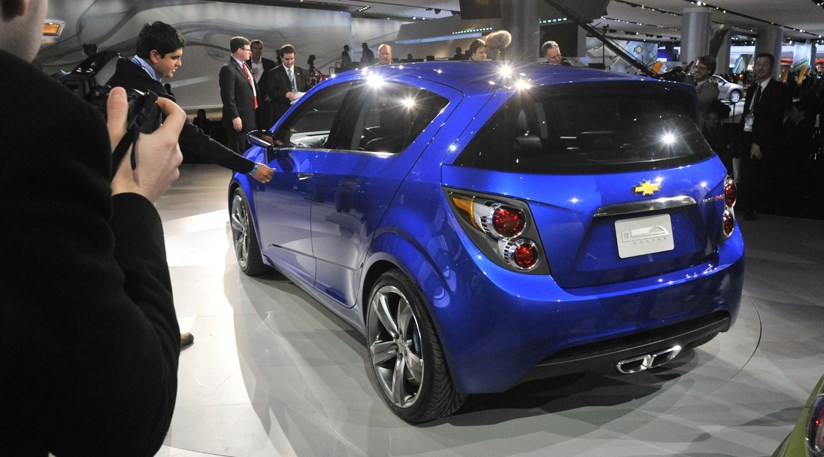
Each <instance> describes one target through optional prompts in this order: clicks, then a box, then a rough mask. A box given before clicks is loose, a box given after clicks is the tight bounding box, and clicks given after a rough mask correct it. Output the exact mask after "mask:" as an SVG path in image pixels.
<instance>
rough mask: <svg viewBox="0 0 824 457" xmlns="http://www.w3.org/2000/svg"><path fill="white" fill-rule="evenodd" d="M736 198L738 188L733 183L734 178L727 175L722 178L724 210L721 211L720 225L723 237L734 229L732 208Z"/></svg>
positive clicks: (726, 236) (730, 233)
mask: <svg viewBox="0 0 824 457" xmlns="http://www.w3.org/2000/svg"><path fill="white" fill-rule="evenodd" d="M737 199H738V188H737V187H736V185H735V180H734V179H732V178H731V177H729V176H727V177H726V178H724V206H725V208H724V212H723V213H721V227H722V231H723V234H724V239H726V238H729V237H730V236H732V232H734V231H735V211H734V210H733V209H732V208H733V206H735V201H736V200H737Z"/></svg>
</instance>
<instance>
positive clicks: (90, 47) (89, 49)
mask: <svg viewBox="0 0 824 457" xmlns="http://www.w3.org/2000/svg"><path fill="white" fill-rule="evenodd" d="M80 48H81V49H82V50H83V53H84V54H86V56H93V55H95V54H97V45H96V44H94V43H83V44H82V45H80Z"/></svg>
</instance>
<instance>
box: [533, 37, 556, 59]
mask: <svg viewBox="0 0 824 457" xmlns="http://www.w3.org/2000/svg"><path fill="white" fill-rule="evenodd" d="M559 47H560V46H558V43H556V42H554V41H552V40H549V41H546V42H544V44H542V45H541V57H544V56H546V51H547V50H548V49H552V48H559ZM532 49H535V48H532Z"/></svg>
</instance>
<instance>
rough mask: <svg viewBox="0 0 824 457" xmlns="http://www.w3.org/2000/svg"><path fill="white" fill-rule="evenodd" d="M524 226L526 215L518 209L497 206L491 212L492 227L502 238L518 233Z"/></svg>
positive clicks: (514, 235) (511, 236)
mask: <svg viewBox="0 0 824 457" xmlns="http://www.w3.org/2000/svg"><path fill="white" fill-rule="evenodd" d="M525 226H526V217H525V216H524V212H523V211H521V210H519V209H515V208H508V207H506V206H498V207H497V208H495V211H494V212H493V213H492V228H493V229H494V230H495V231H496V232H498V234H499V235H501V236H502V237H504V238H513V237H516V236H518V235H520V234H521V232H523V231H524V227H525Z"/></svg>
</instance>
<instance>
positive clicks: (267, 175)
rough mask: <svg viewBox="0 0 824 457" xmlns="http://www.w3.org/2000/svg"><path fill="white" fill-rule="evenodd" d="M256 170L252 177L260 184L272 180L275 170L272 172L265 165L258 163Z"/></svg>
mask: <svg viewBox="0 0 824 457" xmlns="http://www.w3.org/2000/svg"><path fill="white" fill-rule="evenodd" d="M257 166H258V167H257V170H255V174H253V175H252V176H253V177H254V178H255V179H257V180H258V181H260V182H262V183H267V182H269V181H271V180H272V176H273V175H274V174H275V170H272V169H271V168H269V167H268V166H266V164H263V163H259V164H257Z"/></svg>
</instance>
